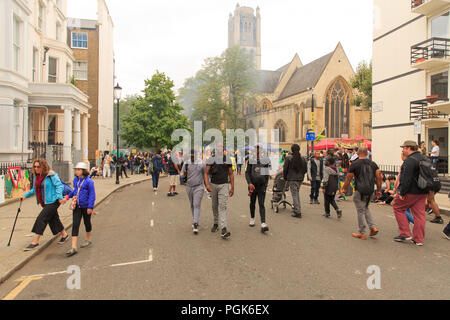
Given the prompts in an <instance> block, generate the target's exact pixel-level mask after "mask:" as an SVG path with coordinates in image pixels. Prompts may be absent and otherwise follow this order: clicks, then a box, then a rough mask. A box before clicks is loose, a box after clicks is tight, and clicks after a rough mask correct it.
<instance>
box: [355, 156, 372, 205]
mask: <svg viewBox="0 0 450 320" xmlns="http://www.w3.org/2000/svg"><path fill="white" fill-rule="evenodd" d="M359 161H361V171H360V172H359V175H358V176H357V177H356V189H357V190H358V192H359V193H360V194H361V197H364V196H369V197H370V196H372V194H373V193H374V191H375V172H373V169H372V166H371V165H370V162H368V161H364V160H359Z"/></svg>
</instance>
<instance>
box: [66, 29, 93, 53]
mask: <svg viewBox="0 0 450 320" xmlns="http://www.w3.org/2000/svg"><path fill="white" fill-rule="evenodd" d="M75 33H76V34H84V35H86V48H85V47H77V46H74V45H73V35H74V34H75ZM78 41H79V40H78ZM83 41H84V40H83ZM70 46H71V48H72V49H81V50H87V49H88V48H89V35H88V34H87V32H79V31H72V32H71V34H70Z"/></svg>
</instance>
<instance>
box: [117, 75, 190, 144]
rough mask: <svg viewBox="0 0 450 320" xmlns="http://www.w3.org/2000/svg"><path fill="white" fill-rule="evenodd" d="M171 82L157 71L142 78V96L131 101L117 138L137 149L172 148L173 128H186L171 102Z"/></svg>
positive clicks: (173, 96) (172, 92) (184, 122)
mask: <svg viewBox="0 0 450 320" xmlns="http://www.w3.org/2000/svg"><path fill="white" fill-rule="evenodd" d="M173 87H174V83H173V81H172V80H170V78H168V77H167V76H166V75H165V74H164V73H160V72H159V71H157V72H156V74H155V75H153V77H152V79H150V80H145V89H144V90H143V91H142V92H143V93H144V96H139V97H137V98H136V99H135V100H133V101H132V103H131V108H130V112H129V113H128V114H127V115H125V116H124V117H123V119H122V122H123V128H122V134H121V137H122V138H123V139H125V141H126V142H127V144H128V145H129V146H130V145H133V146H136V147H137V148H138V149H144V148H156V149H160V148H162V147H166V148H173V146H174V145H176V144H177V143H178V142H176V141H172V140H171V136H172V133H173V132H174V131H175V130H176V129H189V122H188V119H187V117H186V116H185V115H183V114H182V111H183V108H182V107H181V106H180V105H179V104H178V103H177V102H176V101H175V93H174V91H173Z"/></svg>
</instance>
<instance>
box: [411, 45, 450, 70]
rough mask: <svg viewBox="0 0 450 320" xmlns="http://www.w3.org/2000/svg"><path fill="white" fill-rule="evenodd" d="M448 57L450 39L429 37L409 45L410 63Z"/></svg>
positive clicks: (449, 56) (449, 53) (449, 54)
mask: <svg viewBox="0 0 450 320" xmlns="http://www.w3.org/2000/svg"><path fill="white" fill-rule="evenodd" d="M448 58H450V39H446V38H431V39H428V40H426V41H423V42H421V43H418V44H416V45H414V46H412V47H411V64H412V65H417V64H419V63H423V62H426V61H430V60H431V59H442V60H445V59H448Z"/></svg>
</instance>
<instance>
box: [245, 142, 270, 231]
mask: <svg viewBox="0 0 450 320" xmlns="http://www.w3.org/2000/svg"><path fill="white" fill-rule="evenodd" d="M270 167H271V165H270V159H269V158H268V157H266V156H264V155H263V154H262V153H261V147H260V146H257V147H256V156H255V157H253V158H252V159H250V161H249V164H248V166H247V170H246V171H245V179H246V180H247V183H248V190H249V193H250V227H252V228H253V227H254V226H255V211H256V198H258V204H259V214H260V216H261V232H262V233H266V232H268V231H269V227H268V225H267V223H266V208H265V205H264V203H265V200H266V190H267V186H268V184H269V177H270Z"/></svg>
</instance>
